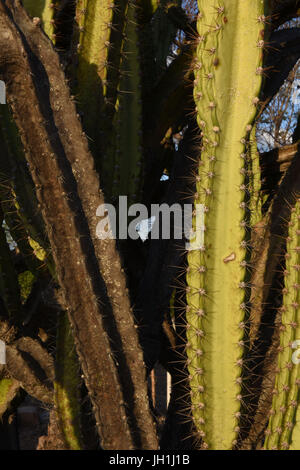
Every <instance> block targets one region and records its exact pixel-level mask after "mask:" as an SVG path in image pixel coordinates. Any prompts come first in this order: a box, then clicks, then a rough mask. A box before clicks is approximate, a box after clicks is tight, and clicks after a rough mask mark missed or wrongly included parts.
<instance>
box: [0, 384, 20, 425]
mask: <svg viewBox="0 0 300 470" xmlns="http://www.w3.org/2000/svg"><path fill="white" fill-rule="evenodd" d="M19 388H20V385H19V383H18V382H17V381H16V380H15V379H8V378H2V379H0V421H1V419H2V416H3V415H4V413H5V412H6V411H7V410H8V408H9V406H10V404H11V402H12V400H13V399H14V398H15V396H16V395H17V393H18V391H19Z"/></svg>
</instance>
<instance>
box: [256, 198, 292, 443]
mask: <svg viewBox="0 0 300 470" xmlns="http://www.w3.org/2000/svg"><path fill="white" fill-rule="evenodd" d="M284 280H285V283H284V291H283V304H282V307H281V322H280V326H279V330H280V343H279V347H278V359H277V368H276V379H275V386H274V390H273V401H272V407H271V410H270V420H269V424H268V428H267V430H266V439H265V444H264V447H265V449H268V450H287V449H289V448H290V446H292V448H293V449H297V450H300V439H299V437H300V432H299V429H300V423H299V408H300V406H299V403H300V392H299V388H300V323H299V304H300V201H299V200H298V201H297V204H296V206H295V207H294V208H293V209H292V214H291V220H290V223H289V234H288V239H287V253H286V268H285V272H284ZM297 414H298V415H297Z"/></svg>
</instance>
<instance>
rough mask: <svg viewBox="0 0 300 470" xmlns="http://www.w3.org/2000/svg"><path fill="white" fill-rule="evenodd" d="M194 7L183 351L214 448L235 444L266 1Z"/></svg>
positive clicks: (231, 0) (207, 444)
mask: <svg viewBox="0 0 300 470" xmlns="http://www.w3.org/2000/svg"><path fill="white" fill-rule="evenodd" d="M198 6H199V14H198V20H197V30H198V37H197V39H196V41H197V52H196V58H195V60H194V74H195V81H194V99H195V103H196V111H197V121H198V124H199V127H200V129H201V130H202V133H201V136H202V148H201V162H200V163H199V172H198V175H197V176H196V180H197V183H196V187H197V191H196V194H195V199H194V200H195V206H196V205H198V208H200V209H199V210H198V213H199V212H200V215H201V214H202V215H201V217H199V219H202V220H201V221H200V225H201V226H200V227H199V229H200V232H201V233H202V234H203V235H202V238H203V239H202V240H200V243H199V246H198V247H197V246H196V245H195V246H194V247H193V246H192V248H195V249H191V250H190V251H189V254H188V272H187V276H186V279H187V289H186V297H187V313H186V320H187V346H186V349H187V355H188V369H189V378H190V387H191V399H192V413H193V419H194V423H195V426H196V428H197V430H198V433H199V435H200V437H202V439H203V447H204V448H209V449H218V450H222V449H231V448H232V447H233V446H234V445H235V444H236V443H237V438H238V434H239V417H240V413H241V411H240V409H241V401H242V394H241V383H242V378H241V375H242V366H243V355H244V336H245V323H246V317H247V303H246V298H247V292H246V291H247V283H246V282H245V277H246V265H247V247H248V242H247V225H248V222H247V203H246V193H247V190H248V188H247V179H246V174H247V166H246V161H245V160H246V151H247V143H248V141H249V134H250V131H251V129H252V123H253V120H254V118H255V115H256V104H257V100H258V98H257V97H258V95H259V91H260V87H261V81H262V73H263V69H262V47H263V29H264V28H263V27H264V24H263V20H264V17H263V13H264V2H263V1H262V0H254V1H253V0H251V1H250V0H246V1H243V2H236V1H235V0H226V1H222V2H220V1H219V0H218V1H217V0H215V1H210V2H206V1H205V0H198ZM194 227H196V220H194ZM200 238H201V237H200ZM225 280H226V282H225Z"/></svg>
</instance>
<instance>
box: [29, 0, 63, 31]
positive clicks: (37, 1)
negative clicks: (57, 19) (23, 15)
mask: <svg viewBox="0 0 300 470" xmlns="http://www.w3.org/2000/svg"><path fill="white" fill-rule="evenodd" d="M59 1H60V0H23V4H24V7H25V8H26V10H27V11H28V13H29V14H30V15H31V16H32V17H35V18H40V20H41V22H42V27H43V29H44V31H45V33H46V34H47V35H48V36H49V38H50V39H54V37H55V36H54V31H55V29H54V14H55V8H56V7H57V5H58V4H59Z"/></svg>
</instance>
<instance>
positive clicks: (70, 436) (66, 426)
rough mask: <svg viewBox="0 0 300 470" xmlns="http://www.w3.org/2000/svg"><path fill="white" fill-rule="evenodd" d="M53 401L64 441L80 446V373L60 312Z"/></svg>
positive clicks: (75, 447)
mask: <svg viewBox="0 0 300 470" xmlns="http://www.w3.org/2000/svg"><path fill="white" fill-rule="evenodd" d="M56 346H57V348H56V355H57V357H56V377H55V382H54V401H55V406H56V410H57V414H58V417H59V422H60V427H61V431H62V434H63V436H64V440H65V443H66V445H67V447H68V449H70V450H80V449H82V442H81V441H82V437H81V430H80V396H79V392H80V376H79V364H78V359H77V355H76V351H75V345H74V340H73V336H72V331H71V327H70V323H69V320H68V317H67V314H66V313H62V314H61V317H60V319H59V323H58V327H57V343H56Z"/></svg>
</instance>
